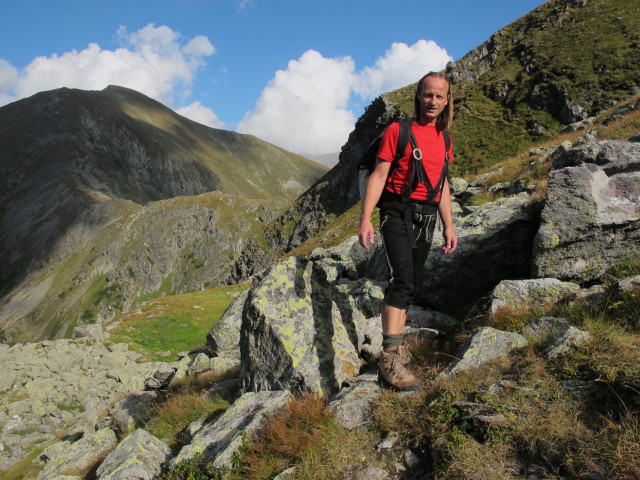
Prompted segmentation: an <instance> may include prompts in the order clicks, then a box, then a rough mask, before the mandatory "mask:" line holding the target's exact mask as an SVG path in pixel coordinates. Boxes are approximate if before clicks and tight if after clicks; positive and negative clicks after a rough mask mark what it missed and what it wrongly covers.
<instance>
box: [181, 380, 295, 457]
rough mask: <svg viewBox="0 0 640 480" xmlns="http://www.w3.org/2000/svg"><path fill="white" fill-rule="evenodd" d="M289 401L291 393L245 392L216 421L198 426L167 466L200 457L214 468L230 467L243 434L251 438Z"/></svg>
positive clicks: (291, 397)
mask: <svg viewBox="0 0 640 480" xmlns="http://www.w3.org/2000/svg"><path fill="white" fill-rule="evenodd" d="M292 399H293V396H292V395H291V393H289V392H288V391H285V390H282V391H274V392H266V391H265V392H258V393H253V392H249V393H245V394H244V395H242V396H241V397H240V398H239V399H238V400H236V401H235V402H234V403H233V405H232V406H231V407H229V409H228V410H227V411H226V412H225V413H224V414H223V415H221V416H220V417H219V418H218V419H217V420H215V421H214V422H213V423H211V424H208V425H204V426H202V428H200V430H199V431H198V432H197V433H196V434H195V435H194V437H193V439H192V441H191V443H190V444H189V445H186V446H184V447H183V448H182V450H180V452H179V453H178V455H177V456H176V457H175V458H174V459H173V460H172V461H171V463H170V465H171V466H175V465H179V464H180V463H182V462H184V461H186V460H188V459H190V458H193V457H194V456H196V455H198V454H202V455H203V457H204V461H206V462H207V463H208V462H212V463H213V465H214V466H215V467H217V468H221V467H225V466H227V467H228V466H230V465H231V461H232V457H233V454H234V453H235V452H237V451H238V449H239V448H240V446H241V445H242V442H243V434H244V435H247V436H251V434H252V433H254V432H256V431H257V430H258V429H259V428H260V427H262V426H263V425H264V424H265V422H266V421H267V419H268V416H269V415H271V414H273V413H275V412H277V411H278V410H279V409H281V408H282V407H284V406H285V405H286V404H287V403H288V402H289V401H290V400H292Z"/></svg>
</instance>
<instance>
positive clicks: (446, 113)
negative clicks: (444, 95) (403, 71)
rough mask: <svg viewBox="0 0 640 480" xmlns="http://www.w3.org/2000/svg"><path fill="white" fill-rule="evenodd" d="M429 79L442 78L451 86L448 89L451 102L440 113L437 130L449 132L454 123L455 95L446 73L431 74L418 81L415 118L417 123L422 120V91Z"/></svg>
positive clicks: (414, 107)
mask: <svg viewBox="0 0 640 480" xmlns="http://www.w3.org/2000/svg"><path fill="white" fill-rule="evenodd" d="M427 77H436V78H442V79H443V80H446V81H447V85H448V86H449V89H448V90H449V91H448V94H449V102H448V103H447V105H446V107H444V110H443V111H442V113H440V115H438V118H437V119H436V128H437V129H438V130H440V131H442V130H447V129H449V128H451V124H452V123H453V94H452V92H451V81H450V80H449V78H448V77H447V76H446V75H445V74H444V73H440V72H429V73H427V74H426V75H425V76H424V77H422V78H421V79H420V80H419V81H418V85H417V86H416V94H415V97H414V100H413V115H414V118H415V120H416V121H418V120H420V100H419V97H420V91H421V90H422V84H423V82H424V81H425V79H426V78H427Z"/></svg>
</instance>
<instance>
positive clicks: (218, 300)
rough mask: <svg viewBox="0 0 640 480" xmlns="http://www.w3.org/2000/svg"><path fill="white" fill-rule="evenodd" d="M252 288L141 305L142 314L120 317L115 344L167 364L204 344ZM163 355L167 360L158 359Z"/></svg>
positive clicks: (113, 331)
mask: <svg viewBox="0 0 640 480" xmlns="http://www.w3.org/2000/svg"><path fill="white" fill-rule="evenodd" d="M247 287H248V285H246V284H243V285H234V286H231V287H220V288H212V289H209V290H204V291H201V292H195V293H186V294H182V295H173V296H167V297H162V298H158V299H155V300H150V301H148V302H146V303H143V304H140V305H139V308H138V310H136V311H133V312H129V313H126V314H123V315H120V316H118V317H116V319H115V320H114V322H115V323H117V324H118V326H116V327H115V328H113V329H111V330H109V333H110V335H111V341H113V342H115V343H120V342H122V343H128V344H129V345H130V346H131V348H132V349H135V350H139V351H143V352H146V353H148V354H149V355H150V357H151V358H152V359H155V360H166V359H167V354H166V353H163V352H169V353H168V358H172V357H175V356H176V355H177V354H178V353H179V352H181V351H186V350H191V349H193V348H196V347H199V346H201V345H202V344H203V341H204V338H205V336H206V334H207V332H208V331H209V330H210V329H211V328H212V327H213V326H214V325H215V324H216V322H217V321H218V319H219V318H220V316H221V315H222V314H223V313H224V311H225V309H226V308H227V307H228V306H229V304H230V303H231V302H232V301H233V299H234V298H235V296H237V294H239V293H240V292H242V291H243V290H245V289H246V288H247ZM159 353H163V356H160V355H158V354H159Z"/></svg>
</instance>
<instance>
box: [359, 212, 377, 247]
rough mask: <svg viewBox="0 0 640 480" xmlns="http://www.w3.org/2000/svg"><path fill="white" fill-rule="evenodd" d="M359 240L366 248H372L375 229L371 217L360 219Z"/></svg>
mask: <svg viewBox="0 0 640 480" xmlns="http://www.w3.org/2000/svg"><path fill="white" fill-rule="evenodd" d="M358 240H360V245H362V246H363V247H364V248H365V249H366V250H369V248H371V245H373V243H374V230H373V223H371V220H369V219H360V226H359V227H358Z"/></svg>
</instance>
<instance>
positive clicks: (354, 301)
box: [241, 238, 382, 394]
mask: <svg viewBox="0 0 640 480" xmlns="http://www.w3.org/2000/svg"><path fill="white" fill-rule="evenodd" d="M355 241H356V239H355V238H352V239H350V241H349V242H350V243H351V244H353V243H354V242H355ZM315 253H316V255H315V257H314V256H313V255H312V258H311V259H304V258H299V257H289V258H287V259H285V260H283V261H282V262H280V263H278V264H277V265H276V266H274V267H273V268H272V269H270V270H269V271H268V272H267V273H266V274H265V275H264V277H263V278H262V279H261V280H260V281H259V282H258V283H257V284H256V285H254V287H253V288H252V290H251V292H250V294H249V298H248V299H247V303H246V306H245V310H244V312H243V328H242V335H241V351H242V367H241V381H242V390H243V391H261V390H273V389H288V390H291V391H293V392H303V391H314V392H318V393H320V392H322V393H325V394H326V393H331V392H334V391H336V390H337V389H338V388H340V386H341V384H342V382H343V381H345V380H346V379H348V378H352V377H355V376H356V375H358V373H359V372H360V367H361V366H362V361H361V360H360V355H359V352H360V350H361V349H362V348H363V346H364V345H365V344H367V343H370V342H371V339H372V337H373V336H374V335H375V333H374V332H376V329H379V328H380V327H379V322H377V321H371V320H368V319H371V317H372V316H373V315H375V314H377V313H378V311H379V302H380V299H381V298H382V289H381V286H377V285H375V284H374V283H372V282H371V281H370V280H365V279H359V280H351V279H350V278H355V277H357V270H356V268H355V265H354V263H353V262H352V261H350V260H349V259H343V260H335V259H332V258H331V257H330V254H329V255H328V256H323V255H322V254H321V253H320V252H315ZM374 310H375V311H374Z"/></svg>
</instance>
